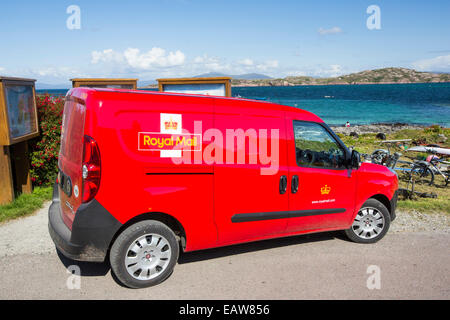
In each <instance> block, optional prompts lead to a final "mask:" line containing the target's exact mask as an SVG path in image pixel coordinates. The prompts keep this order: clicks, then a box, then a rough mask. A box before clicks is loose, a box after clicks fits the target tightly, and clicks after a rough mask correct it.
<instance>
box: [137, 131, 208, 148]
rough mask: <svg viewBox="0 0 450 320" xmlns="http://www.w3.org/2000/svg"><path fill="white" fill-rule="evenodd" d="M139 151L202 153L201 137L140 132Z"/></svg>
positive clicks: (197, 135)
mask: <svg viewBox="0 0 450 320" xmlns="http://www.w3.org/2000/svg"><path fill="white" fill-rule="evenodd" d="M138 142H139V151H163V150H180V151H181V150H182V151H201V135H199V134H170V133H160V132H139V137H138Z"/></svg>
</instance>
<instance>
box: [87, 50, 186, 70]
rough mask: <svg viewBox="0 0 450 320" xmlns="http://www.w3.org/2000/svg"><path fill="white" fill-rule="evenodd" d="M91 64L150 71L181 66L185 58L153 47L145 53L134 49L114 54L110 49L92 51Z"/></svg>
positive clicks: (182, 55)
mask: <svg viewBox="0 0 450 320" xmlns="http://www.w3.org/2000/svg"><path fill="white" fill-rule="evenodd" d="M91 56H92V59H91V63H92V64H98V63H106V64H119V65H118V67H129V68H133V69H135V70H152V69H155V68H167V67H174V66H181V65H183V64H184V62H185V60H186V57H185V55H184V53H183V52H181V51H180V50H177V51H175V52H169V53H166V50H164V49H162V48H158V47H154V48H152V49H151V50H149V51H147V52H142V53H141V51H140V50H139V49H136V48H128V49H126V50H125V51H124V52H116V51H114V50H112V49H106V50H103V51H93V52H92V54H91Z"/></svg>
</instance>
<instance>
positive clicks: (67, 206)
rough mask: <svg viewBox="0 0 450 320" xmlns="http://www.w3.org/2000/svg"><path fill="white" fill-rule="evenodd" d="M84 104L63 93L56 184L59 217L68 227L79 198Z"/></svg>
mask: <svg viewBox="0 0 450 320" xmlns="http://www.w3.org/2000/svg"><path fill="white" fill-rule="evenodd" d="M85 116H86V103H85V101H84V100H82V99H80V98H77V97H75V96H72V95H70V93H69V95H67V97H66V102H65V104H64V113H63V120H62V129H61V147H60V152H59V158H58V167H59V174H58V183H59V195H60V200H61V202H60V205H61V212H62V218H63V221H64V223H65V224H66V225H67V226H68V227H69V228H70V229H71V228H72V223H73V219H74V217H75V212H76V211H77V209H78V207H79V206H80V205H81V201H82V200H81V199H82V195H81V193H82V162H83V137H84V122H85Z"/></svg>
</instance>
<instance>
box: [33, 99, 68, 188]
mask: <svg viewBox="0 0 450 320" xmlns="http://www.w3.org/2000/svg"><path fill="white" fill-rule="evenodd" d="M36 105H37V111H38V119H39V131H40V133H41V134H40V136H39V137H37V138H35V139H32V140H30V142H29V152H30V158H31V170H30V171H31V180H32V181H33V184H34V185H49V184H53V183H54V182H55V179H56V175H57V173H58V154H59V145H60V139H61V121H62V113H63V111H64V98H62V97H55V96H50V95H48V94H46V95H39V96H36Z"/></svg>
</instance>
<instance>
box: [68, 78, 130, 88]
mask: <svg viewBox="0 0 450 320" xmlns="http://www.w3.org/2000/svg"><path fill="white" fill-rule="evenodd" d="M70 81H72V87H73V88H78V87H88V88H110V89H133V90H136V89H137V81H138V79H116V78H111V79H107V78H103V79H88V78H76V79H70Z"/></svg>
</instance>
